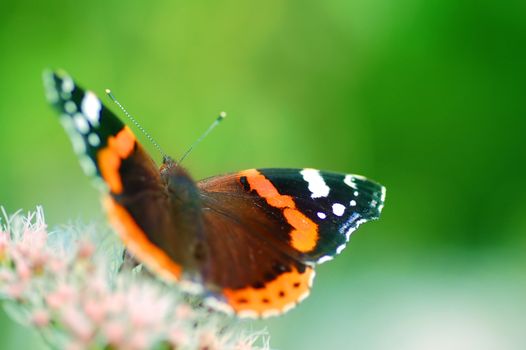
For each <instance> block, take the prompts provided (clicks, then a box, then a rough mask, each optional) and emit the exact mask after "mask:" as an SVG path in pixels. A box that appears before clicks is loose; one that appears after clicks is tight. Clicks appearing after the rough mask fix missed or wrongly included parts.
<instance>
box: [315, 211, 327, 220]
mask: <svg viewBox="0 0 526 350" xmlns="http://www.w3.org/2000/svg"><path fill="white" fill-rule="evenodd" d="M317 215H318V217H319V218H320V219H325V218H326V217H327V215H325V213H322V212H321V211H320V212H318V213H317Z"/></svg>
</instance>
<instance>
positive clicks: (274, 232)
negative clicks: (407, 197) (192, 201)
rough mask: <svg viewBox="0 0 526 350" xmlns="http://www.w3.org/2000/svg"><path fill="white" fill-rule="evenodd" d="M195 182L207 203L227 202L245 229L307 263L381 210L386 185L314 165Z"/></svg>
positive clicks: (331, 251)
mask: <svg viewBox="0 0 526 350" xmlns="http://www.w3.org/2000/svg"><path fill="white" fill-rule="evenodd" d="M198 186H199V187H200V188H201V190H202V191H203V193H204V195H203V196H204V203H205V206H206V205H207V204H208V203H211V202H214V203H216V204H215V206H216V207H217V206H219V209H218V210H221V207H222V205H221V204H219V205H218V204H217V203H221V202H223V203H225V204H224V205H223V206H224V210H225V211H227V212H228V213H231V214H230V215H232V216H234V217H235V219H236V220H238V221H241V222H243V223H244V225H245V226H246V227H247V234H261V233H254V229H253V228H254V227H258V228H260V231H265V232H264V233H265V234H264V235H263V236H264V238H265V239H266V240H267V241H271V242H273V244H274V245H275V246H276V248H277V249H282V250H283V251H284V252H285V253H287V254H288V255H290V256H292V257H293V258H295V259H297V260H299V261H301V262H305V263H321V262H324V261H327V260H330V258H331V257H332V256H334V255H335V254H337V253H340V252H341V250H342V249H343V248H344V247H345V244H346V243H347V241H348V240H349V236H350V234H351V233H352V232H353V231H354V230H356V228H357V227H358V226H359V225H360V224H362V223H364V222H366V221H370V220H374V219H377V218H378V217H379V216H380V213H381V211H382V208H383V204H384V200H385V188H384V187H383V186H381V185H379V184H377V183H375V182H373V181H371V180H368V179H365V178H364V177H362V176H359V175H351V174H340V173H332V172H321V171H318V170H315V169H251V170H247V171H242V172H239V173H236V174H229V175H224V176H219V177H212V178H210V179H205V180H203V181H201V182H199V183H198ZM208 198H212V199H208ZM246 203H253V205H252V206H251V205H247V204H246ZM248 228H251V230H249V229H248Z"/></svg>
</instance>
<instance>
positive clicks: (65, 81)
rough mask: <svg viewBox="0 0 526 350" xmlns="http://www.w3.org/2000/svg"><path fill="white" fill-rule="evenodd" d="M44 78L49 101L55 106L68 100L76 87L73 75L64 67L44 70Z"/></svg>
mask: <svg viewBox="0 0 526 350" xmlns="http://www.w3.org/2000/svg"><path fill="white" fill-rule="evenodd" d="M42 80H43V82H44V89H45V93H46V98H47V100H48V102H49V103H50V104H52V105H54V106H57V105H59V104H60V102H61V101H64V100H67V99H68V98H69V97H70V96H71V93H72V92H73V90H74V89H75V88H76V85H75V83H74V81H73V79H72V78H71V76H70V75H69V74H68V73H67V72H66V71H65V70H62V69H57V70H52V69H49V68H47V69H44V70H43V72H42Z"/></svg>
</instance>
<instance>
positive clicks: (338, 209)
mask: <svg viewBox="0 0 526 350" xmlns="http://www.w3.org/2000/svg"><path fill="white" fill-rule="evenodd" d="M332 212H333V213H334V215H336V216H342V215H343V213H344V212H345V206H344V205H343V204H340V203H334V204H333V205H332Z"/></svg>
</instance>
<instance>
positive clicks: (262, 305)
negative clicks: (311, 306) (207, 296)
mask: <svg viewBox="0 0 526 350" xmlns="http://www.w3.org/2000/svg"><path fill="white" fill-rule="evenodd" d="M313 278H314V270H313V269H312V268H311V267H307V268H306V270H305V271H304V272H303V273H301V272H299V271H298V270H297V269H296V268H292V271H291V272H286V273H283V274H281V275H280V276H278V277H277V278H276V279H275V280H273V281H270V282H267V283H266V284H265V285H264V287H263V288H253V287H246V288H242V289H224V290H223V294H224V296H225V298H226V301H227V303H228V304H229V305H230V306H231V307H232V308H233V309H234V311H235V312H236V313H238V314H239V316H247V317H250V316H255V317H266V316H274V315H279V314H282V313H284V312H286V311H288V310H290V309H291V308H293V307H294V306H295V305H296V304H297V303H299V302H301V301H302V300H303V299H305V298H306V297H307V296H308V295H309V290H310V287H311V285H312V280H313Z"/></svg>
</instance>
